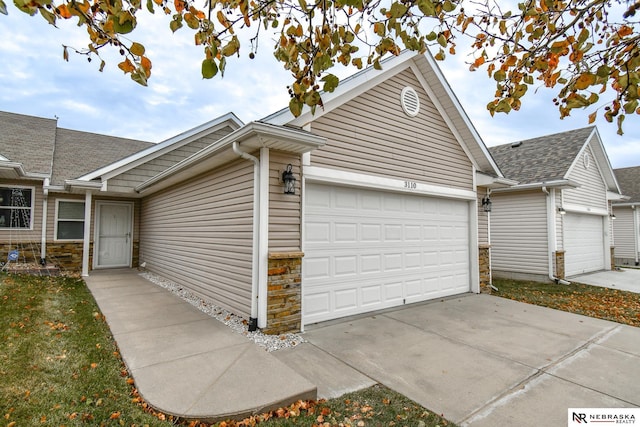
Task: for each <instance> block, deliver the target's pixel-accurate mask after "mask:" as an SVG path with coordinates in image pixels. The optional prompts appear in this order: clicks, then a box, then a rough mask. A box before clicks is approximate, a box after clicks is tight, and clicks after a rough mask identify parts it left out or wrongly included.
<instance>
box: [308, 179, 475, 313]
mask: <svg viewBox="0 0 640 427" xmlns="http://www.w3.org/2000/svg"><path fill="white" fill-rule="evenodd" d="M304 199H305V215H304V218H305V219H304V252H305V256H304V261H303V268H302V274H303V280H302V283H303V289H302V294H303V305H302V309H303V319H302V320H303V323H304V324H311V323H315V322H319V321H325V320H330V319H335V318H339V317H344V316H350V315H354V314H359V313H364V312H369V311H373V310H379V309H383V308H388V307H394V306H398V305H402V304H405V303H411V302H418V301H424V300H428V299H432V298H438V297H443V296H448V295H455V294H460V293H464V292H469V291H470V284H471V280H470V268H471V266H470V253H469V248H470V241H469V234H470V231H469V202H468V201H461V200H454V199H446V198H435V197H426V196H419V195H413V194H405V193H394V192H385V191H377V190H369V189H363V188H355V187H341V186H335V185H325V184H319V183H307V185H306V191H305V197H304Z"/></svg>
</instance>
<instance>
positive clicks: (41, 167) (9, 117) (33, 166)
mask: <svg viewBox="0 0 640 427" xmlns="http://www.w3.org/2000/svg"><path fill="white" fill-rule="evenodd" d="M56 126H57V121H56V120H53V119H44V118H42V117H31V116H25V115H22V114H15V113H7V112H4V111H0V154H1V155H3V156H4V157H6V158H7V159H9V160H10V161H12V162H18V163H22V165H23V167H24V169H25V171H26V172H28V173H39V174H45V175H49V174H50V173H51V161H52V156H53V145H54V141H55V136H56Z"/></svg>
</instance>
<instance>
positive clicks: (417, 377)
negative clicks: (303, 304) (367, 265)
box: [272, 295, 640, 427]
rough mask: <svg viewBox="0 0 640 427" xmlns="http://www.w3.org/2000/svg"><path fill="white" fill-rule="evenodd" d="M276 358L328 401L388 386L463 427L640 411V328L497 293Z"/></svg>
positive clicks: (361, 324)
mask: <svg viewBox="0 0 640 427" xmlns="http://www.w3.org/2000/svg"><path fill="white" fill-rule="evenodd" d="M304 337H305V339H306V340H307V341H308V342H307V343H305V344H302V345H301V346H298V347H296V348H293V349H288V350H283V351H278V352H275V353H272V354H274V355H276V357H278V358H279V359H280V360H282V361H284V362H285V363H286V364H287V365H288V366H290V367H292V368H294V369H295V370H297V372H298V373H299V374H301V375H303V376H305V377H306V378H307V379H309V380H310V381H311V382H312V383H314V384H316V385H317V386H318V394H319V396H320V397H335V396H339V395H342V394H343V393H345V392H347V391H352V390H356V389H359V388H363V387H367V386H370V385H372V384H375V383H381V384H384V385H386V386H387V387H389V388H391V389H393V390H396V391H398V392H400V393H402V394H404V395H405V396H407V397H409V398H411V399H413V400H414V401H416V402H417V403H419V404H421V405H423V406H424V407H426V408H428V409H430V410H432V411H434V412H436V413H439V414H443V415H444V416H445V417H446V418H447V419H449V420H451V421H454V422H456V423H458V424H460V425H462V426H474V427H475V426H492V427H494V426H512V425H518V426H532V427H533V426H540V425H545V426H566V425H567V408H570V407H571V408H578V407H637V406H640V328H633V327H630V326H625V325H620V324H617V323H612V322H607V321H602V320H598V319H593V318H589V317H584V316H579V315H574V314H570V313H565V312H561V311H556V310H551V309H547V308H543V307H538V306H533V305H528V304H523V303H519V302H515V301H510V300H506V299H502V298H499V297H494V296H489V295H465V296H462V297H458V298H451V299H446V300H438V301H437V302H430V303H424V304H419V305H413V306H410V307H408V308H403V309H399V310H393V311H386V312H381V313H377V314H375V315H369V316H362V317H358V318H351V319H348V320H346V321H340V322H333V323H324V324H320V325H318V326H316V327H313V328H308V330H307V332H306V333H305V335H304Z"/></svg>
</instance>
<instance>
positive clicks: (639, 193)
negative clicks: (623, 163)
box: [613, 166, 640, 203]
mask: <svg viewBox="0 0 640 427" xmlns="http://www.w3.org/2000/svg"><path fill="white" fill-rule="evenodd" d="M613 172H614V173H615V174H616V179H617V180H618V185H620V190H621V191H622V194H624V195H625V196H629V197H631V199H629V200H627V201H625V202H624V203H636V202H637V203H640V166H633V167H630V168H620V169H614V170H613Z"/></svg>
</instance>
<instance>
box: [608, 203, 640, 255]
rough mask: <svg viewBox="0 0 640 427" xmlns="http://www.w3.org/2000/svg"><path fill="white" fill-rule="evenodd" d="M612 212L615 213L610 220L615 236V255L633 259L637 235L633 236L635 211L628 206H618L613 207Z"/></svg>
mask: <svg viewBox="0 0 640 427" xmlns="http://www.w3.org/2000/svg"><path fill="white" fill-rule="evenodd" d="M613 212H614V214H615V215H616V219H615V220H613V221H612V222H613V233H614V236H615V248H616V249H615V257H616V258H630V259H635V257H636V239H637V238H638V236H635V237H634V233H635V232H636V231H634V223H633V222H634V221H633V219H634V218H633V216H634V215H635V214H636V211H635V210H632V209H631V208H630V207H619V208H614V210H613Z"/></svg>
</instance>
